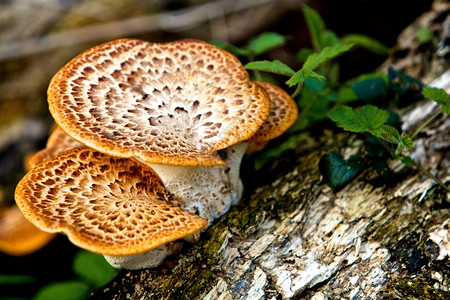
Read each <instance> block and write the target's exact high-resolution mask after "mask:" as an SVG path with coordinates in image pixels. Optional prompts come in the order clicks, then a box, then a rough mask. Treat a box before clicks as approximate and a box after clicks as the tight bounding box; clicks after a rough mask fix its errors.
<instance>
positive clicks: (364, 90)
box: [350, 78, 387, 103]
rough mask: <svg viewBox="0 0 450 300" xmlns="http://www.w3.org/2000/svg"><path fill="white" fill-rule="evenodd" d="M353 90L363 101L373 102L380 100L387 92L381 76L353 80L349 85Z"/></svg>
mask: <svg viewBox="0 0 450 300" xmlns="http://www.w3.org/2000/svg"><path fill="white" fill-rule="evenodd" d="M350 86H351V88H352V90H353V92H354V93H355V94H356V95H357V96H358V97H359V98H360V99H361V100H363V101H365V102H367V103H374V102H376V101H377V100H382V99H384V97H385V96H386V94H387V86H386V84H385V83H384V80H383V79H381V78H370V79H366V80H361V81H356V82H353V83H352V84H351V85H350Z"/></svg>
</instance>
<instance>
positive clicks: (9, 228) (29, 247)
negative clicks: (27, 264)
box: [0, 205, 55, 256]
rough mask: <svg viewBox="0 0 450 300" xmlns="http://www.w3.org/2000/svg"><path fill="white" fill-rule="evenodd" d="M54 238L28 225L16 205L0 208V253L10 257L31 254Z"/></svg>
mask: <svg viewBox="0 0 450 300" xmlns="http://www.w3.org/2000/svg"><path fill="white" fill-rule="evenodd" d="M54 236H55V234H53V233H48V232H45V231H41V230H39V229H38V228H36V226H34V225H33V224H32V223H30V222H29V221H28V220H27V219H25V217H24V216H23V214H22V213H21V212H20V210H19V209H18V208H17V206H16V205H14V206H0V252H3V253H6V254H8V255H12V256H23V255H28V254H31V253H33V252H35V251H37V250H39V249H41V248H42V247H44V246H45V245H47V244H48V243H49V242H50V241H51V240H52V239H53V237H54Z"/></svg>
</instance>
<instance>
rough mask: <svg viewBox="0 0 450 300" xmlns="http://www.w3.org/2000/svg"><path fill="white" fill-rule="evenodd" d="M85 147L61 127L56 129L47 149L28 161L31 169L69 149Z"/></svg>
mask: <svg viewBox="0 0 450 300" xmlns="http://www.w3.org/2000/svg"><path fill="white" fill-rule="evenodd" d="M83 146H84V145H83V144H81V143H79V142H77V141H76V140H74V139H73V138H71V137H70V136H68V135H67V134H66V133H65V132H64V131H63V130H62V129H61V127H59V126H58V127H56V128H55V129H54V130H53V132H52V134H51V135H50V137H49V138H48V140H47V145H46V147H45V149H42V150H41V151H38V152H37V153H36V154H34V155H33V156H32V157H31V158H30V159H29V160H28V166H29V168H33V167H34V166H36V165H37V164H39V163H41V162H43V161H44V160H46V159H47V158H50V157H52V156H55V155H56V154H58V153H61V152H64V151H66V150H69V149H73V148H78V147H83Z"/></svg>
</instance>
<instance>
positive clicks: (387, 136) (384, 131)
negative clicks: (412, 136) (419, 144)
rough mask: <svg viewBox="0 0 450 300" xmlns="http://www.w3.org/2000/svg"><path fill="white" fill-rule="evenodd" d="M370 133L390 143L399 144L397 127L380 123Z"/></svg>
mask: <svg viewBox="0 0 450 300" xmlns="http://www.w3.org/2000/svg"><path fill="white" fill-rule="evenodd" d="M372 133H373V135H375V136H378V137H380V138H382V139H384V140H386V141H388V142H389V143H392V144H399V143H400V142H401V140H400V133H398V131H397V129H395V128H394V127H392V126H390V125H382V126H381V127H380V128H378V129H377V130H374V131H373V132H372Z"/></svg>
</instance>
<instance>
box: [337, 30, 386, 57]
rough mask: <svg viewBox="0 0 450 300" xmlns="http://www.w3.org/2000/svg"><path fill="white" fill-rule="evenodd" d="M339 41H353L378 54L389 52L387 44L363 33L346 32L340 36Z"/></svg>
mask: <svg viewBox="0 0 450 300" xmlns="http://www.w3.org/2000/svg"><path fill="white" fill-rule="evenodd" d="M341 41H342V42H345V43H354V44H356V45H359V46H361V47H364V48H366V49H367V50H369V51H371V52H373V53H376V54H380V55H386V54H388V52H389V48H388V47H387V46H385V45H384V44H382V43H380V42H379V41H377V40H375V39H373V38H371V37H368V36H366V35H363V34H347V35H344V36H343V37H341Z"/></svg>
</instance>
